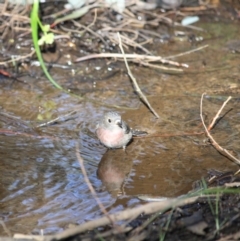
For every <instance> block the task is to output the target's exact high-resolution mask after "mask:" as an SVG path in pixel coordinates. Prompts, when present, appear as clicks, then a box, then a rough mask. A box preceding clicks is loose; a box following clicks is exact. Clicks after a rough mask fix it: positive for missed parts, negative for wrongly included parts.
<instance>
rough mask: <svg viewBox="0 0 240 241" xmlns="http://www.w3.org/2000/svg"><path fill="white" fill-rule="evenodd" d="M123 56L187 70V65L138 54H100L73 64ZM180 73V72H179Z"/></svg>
mask: <svg viewBox="0 0 240 241" xmlns="http://www.w3.org/2000/svg"><path fill="white" fill-rule="evenodd" d="M124 56H125V57H126V58H127V59H128V60H129V61H134V60H135V61H134V62H138V63H139V62H140V61H141V63H143V61H147V62H161V63H162V64H169V65H174V66H177V67H185V68H188V64H181V63H179V62H175V61H170V60H167V59H164V58H162V57H160V56H148V55H140V54H117V53H101V54H91V55H88V56H84V57H80V58H78V59H76V60H75V62H81V61H85V60H89V59H96V58H124ZM179 71H181V72H182V70H179Z"/></svg>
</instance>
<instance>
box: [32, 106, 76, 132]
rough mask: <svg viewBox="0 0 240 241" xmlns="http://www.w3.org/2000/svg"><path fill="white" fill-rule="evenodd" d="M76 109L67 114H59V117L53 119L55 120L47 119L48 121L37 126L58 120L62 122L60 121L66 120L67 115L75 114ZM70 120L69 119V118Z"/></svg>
mask: <svg viewBox="0 0 240 241" xmlns="http://www.w3.org/2000/svg"><path fill="white" fill-rule="evenodd" d="M75 112H76V111H75V110H74V111H71V112H70V113H67V114H66V115H62V116H58V117H57V118H55V119H53V120H50V121H47V122H44V123H42V124H40V125H38V126H36V127H37V128H40V127H45V126H49V125H51V124H53V123H56V122H60V121H66V119H65V118H66V117H68V116H70V115H72V114H74V113H75ZM67 120H68V119H67Z"/></svg>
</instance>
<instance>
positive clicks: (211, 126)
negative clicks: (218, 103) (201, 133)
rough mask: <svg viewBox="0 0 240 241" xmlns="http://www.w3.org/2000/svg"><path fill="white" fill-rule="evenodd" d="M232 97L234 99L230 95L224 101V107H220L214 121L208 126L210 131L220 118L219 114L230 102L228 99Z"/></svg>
mask: <svg viewBox="0 0 240 241" xmlns="http://www.w3.org/2000/svg"><path fill="white" fill-rule="evenodd" d="M231 99H232V97H231V96H229V97H228V98H227V100H226V101H225V102H224V103H223V105H222V107H221V108H220V109H219V111H218V113H217V114H216V115H215V117H214V118H213V120H212V123H211V124H210V125H209V126H208V130H209V131H210V130H212V128H213V126H214V125H215V123H216V121H217V119H218V118H219V115H220V113H221V112H222V110H223V108H224V107H225V105H226V104H227V103H228V101H229V100H231Z"/></svg>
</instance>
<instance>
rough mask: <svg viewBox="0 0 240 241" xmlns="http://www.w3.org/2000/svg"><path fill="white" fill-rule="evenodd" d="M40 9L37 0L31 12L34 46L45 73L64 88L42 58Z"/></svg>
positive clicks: (56, 85)
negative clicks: (39, 37)
mask: <svg viewBox="0 0 240 241" xmlns="http://www.w3.org/2000/svg"><path fill="white" fill-rule="evenodd" d="M38 9H39V1H38V0H35V1H34V4H33V9H32V12H31V29H32V39H33V46H34V48H35V51H36V54H37V57H38V60H39V63H40V65H41V67H42V70H43V72H44V73H45V75H46V76H47V78H48V79H49V81H50V82H51V83H52V84H53V85H54V86H55V87H56V88H58V89H60V90H61V89H62V87H61V86H60V85H59V84H57V83H56V82H55V80H54V79H53V78H52V76H51V75H50V74H49V72H48V70H47V68H46V65H45V63H44V61H43V58H42V54H41V50H40V47H39V45H38V22H39V18H38Z"/></svg>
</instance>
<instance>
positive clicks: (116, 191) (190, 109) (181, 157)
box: [0, 23, 240, 235]
mask: <svg viewBox="0 0 240 241" xmlns="http://www.w3.org/2000/svg"><path fill="white" fill-rule="evenodd" d="M199 26H200V27H203V28H204V29H208V30H209V32H208V33H202V32H197V33H195V34H197V35H202V36H203V37H204V41H203V42H200V43H196V44H195V46H193V45H192V44H190V43H189V42H184V41H180V40H178V39H176V40H175V41H174V42H171V43H168V44H167V43H166V44H161V43H156V44H155V46H154V48H153V51H152V52H154V53H155V55H162V56H170V55H175V54H178V53H181V52H184V51H188V50H190V49H193V48H195V47H198V46H202V45H205V44H208V45H209V47H208V48H205V49H203V50H201V51H198V52H194V53H191V54H188V55H185V56H182V57H179V58H176V59H175V60H176V61H179V62H183V63H187V64H189V66H190V67H189V68H188V69H186V70H185V72H184V73H183V74H171V75H170V74H166V73H163V72H161V71H159V70H153V69H148V68H144V67H141V66H136V65H131V69H132V72H133V75H134V76H135V77H136V78H137V80H138V83H139V85H140V86H141V88H142V90H143V91H144V93H145V94H146V95H147V97H148V98H149V101H150V103H151V104H152V106H153V107H154V108H155V110H156V111H157V112H158V114H159V116H160V119H156V118H155V117H154V116H153V115H152V113H151V112H150V111H149V110H148V109H147V108H146V107H145V106H144V105H143V104H142V103H141V102H140V101H139V98H138V97H137V96H136V94H135V93H134V92H133V88H132V85H131V82H130V81H129V78H128V76H127V75H126V71H125V67H124V65H123V64H121V63H116V62H114V61H113V62H109V60H93V61H86V62H82V63H79V64H77V65H75V66H72V67H71V68H69V69H67V70H66V69H60V68H57V67H56V68H53V69H52V70H51V73H52V75H53V76H54V78H55V79H56V80H58V83H60V84H61V85H62V86H64V87H65V88H67V89H71V90H72V92H73V93H75V94H78V97H77V96H74V95H70V94H67V93H64V92H61V91H58V90H55V89H54V88H52V87H51V84H49V83H48V82H47V81H46V80H45V78H44V77H43V76H41V74H40V72H39V70H38V69H37V67H32V68H31V69H30V75H32V76H33V78H31V77H26V76H23V77H21V78H20V79H21V80H22V81H23V82H24V83H22V82H14V83H13V84H11V83H10V80H7V79H2V80H1V95H0V104H1V109H2V110H1V115H0V117H1V118H0V120H1V121H0V125H1V135H0V142H1V145H0V153H1V162H0V165H1V168H0V190H1V192H0V207H1V214H0V215H1V219H2V220H3V221H4V222H5V224H6V226H7V227H8V229H9V230H10V231H11V232H12V233H16V232H21V233H35V234H39V233H41V232H43V233H44V234H48V233H55V232H58V231H60V230H62V229H65V228H67V227H68V226H69V224H81V223H83V222H85V221H87V220H91V219H94V218H97V217H99V216H101V215H102V214H101V211H100V210H99V208H98V206H97V204H96V202H95V200H94V198H93V197H92V195H91V193H90V191H89V190H88V187H87V185H86V183H85V181H84V177H83V175H82V171H81V169H80V167H79V163H78V160H77V157H76V143H78V145H79V146H80V152H81V155H82V157H83V159H84V163H85V168H86V170H87V173H88V177H89V179H90V181H91V183H92V185H93V187H94V188H95V190H96V192H97V195H98V197H99V199H100V200H101V202H102V203H103V205H104V206H105V207H106V209H107V210H108V211H109V212H114V211H117V210H122V209H123V208H125V207H134V206H136V205H138V204H140V203H141V201H140V200H138V198H137V196H138V195H142V194H143V195H145V194H146V195H152V196H160V197H172V196H178V195H181V194H184V193H186V192H188V191H189V190H190V189H191V188H192V185H193V183H194V181H196V180H199V179H201V177H202V176H206V174H207V172H208V170H210V169H217V170H219V171H228V170H231V171H235V170H237V166H236V165H235V164H233V163H232V162H231V161H229V160H228V159H226V158H225V157H223V156H222V155H220V154H219V153H218V152H217V151H216V150H215V149H214V148H213V147H211V146H210V145H208V143H207V142H206V137H205V136H204V135H193V133H196V132H201V131H202V130H203V128H202V126H201V121H200V115H199V105H200V98H201V94H202V93H203V92H207V96H206V97H205V98H204V103H203V110H204V111H203V112H204V113H203V114H204V117H205V120H206V123H207V124H209V123H210V122H211V120H212V118H213V117H214V115H215V114H216V112H217V111H218V109H219V108H220V106H221V105H222V103H223V101H224V100H225V99H226V97H227V96H228V95H229V94H231V95H232V96H233V97H234V98H233V99H232V100H231V102H230V103H229V104H228V105H227V107H226V108H225V110H224V111H225V112H227V111H228V110H230V109H231V111H229V112H228V113H227V114H226V115H225V116H224V118H223V119H221V121H220V122H219V123H218V125H217V126H216V127H215V129H214V130H213V131H212V134H213V136H214V137H215V138H216V140H217V141H218V142H219V144H221V145H222V146H223V147H224V148H226V149H228V150H230V151H231V152H232V153H233V154H234V155H235V156H236V157H239V154H238V153H239V151H240V150H239V146H240V145H239V129H240V126H239V113H240V107H239V99H238V93H239V89H238V86H239V64H240V63H239V55H238V54H233V53H232V52H231V51H232V48H233V47H232V44H231V43H236V42H230V43H229V42H228V41H229V40H233V39H236V38H237V36H239V28H238V26H236V25H234V24H227V23H224V24H220V23H211V24H210V23H199ZM227 43H228V44H227ZM229 45H230V47H231V48H230V47H229ZM234 46H238V45H237V44H236V45H234ZM229 49H230V50H231V51H230V50H229ZM69 51H70V50H69ZM63 63H64V61H63ZM73 69H74V71H73ZM73 73H75V74H73ZM10 84H11V85H10ZM79 96H80V97H79ZM108 110H115V111H118V112H119V113H121V114H122V116H123V119H124V120H125V121H126V122H127V123H128V124H129V125H130V126H132V127H134V128H138V129H142V130H145V131H148V133H149V136H148V137H146V138H136V139H134V140H133V142H132V143H131V144H130V145H129V146H128V147H127V151H126V152H124V151H123V150H109V151H107V150H106V149H105V148H104V147H103V146H102V145H101V144H100V143H99V142H98V140H97V138H96V136H95V134H94V128H95V125H96V122H97V120H98V119H99V117H100V116H101V115H102V114H103V113H104V112H105V111H108ZM71 111H76V114H73V115H72V116H71V118H70V119H69V120H67V121H62V122H59V123H56V124H55V125H51V126H47V127H42V128H36V126H37V125H38V121H37V120H38V119H40V118H41V119H43V121H47V120H49V119H54V118H56V117H57V116H63V115H65V114H67V113H69V112H71ZM225 112H224V113H225ZM0 232H1V235H6V233H5V232H4V230H3V229H2V227H0Z"/></svg>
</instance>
